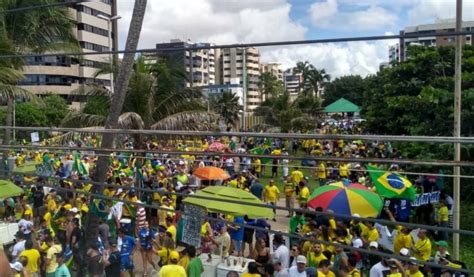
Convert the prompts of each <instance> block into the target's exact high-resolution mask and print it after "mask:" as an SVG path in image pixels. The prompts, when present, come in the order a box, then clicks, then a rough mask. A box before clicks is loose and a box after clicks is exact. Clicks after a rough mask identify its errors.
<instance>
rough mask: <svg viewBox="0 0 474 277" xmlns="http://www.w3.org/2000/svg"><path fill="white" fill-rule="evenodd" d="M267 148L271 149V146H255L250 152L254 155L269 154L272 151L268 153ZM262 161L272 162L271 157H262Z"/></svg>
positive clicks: (263, 162) (264, 162)
mask: <svg viewBox="0 0 474 277" xmlns="http://www.w3.org/2000/svg"><path fill="white" fill-rule="evenodd" d="M267 149H270V148H267V147H261V146H258V147H255V148H253V149H250V153H251V154H252V155H268V154H270V153H268V150H267ZM260 161H261V162H262V164H267V163H269V162H270V159H268V158H261V159H260Z"/></svg>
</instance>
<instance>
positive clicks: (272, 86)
mask: <svg viewBox="0 0 474 277" xmlns="http://www.w3.org/2000/svg"><path fill="white" fill-rule="evenodd" d="M259 86H260V90H261V91H262V93H263V95H264V99H269V98H274V97H277V96H278V95H280V94H282V93H283V91H284V90H285V88H284V84H283V82H282V81H279V80H278V79H277V77H276V76H275V75H273V74H272V73H270V72H265V73H262V75H260V82H259Z"/></svg>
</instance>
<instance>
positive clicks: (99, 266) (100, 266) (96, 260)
mask: <svg viewBox="0 0 474 277" xmlns="http://www.w3.org/2000/svg"><path fill="white" fill-rule="evenodd" d="M87 270H88V272H89V275H90V276H91V277H95V276H102V275H103V274H104V263H103V262H102V256H101V255H96V256H94V257H90V259H89V264H88V267H87Z"/></svg>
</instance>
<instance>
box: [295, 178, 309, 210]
mask: <svg viewBox="0 0 474 277" xmlns="http://www.w3.org/2000/svg"><path fill="white" fill-rule="evenodd" d="M298 186H299V188H300V195H299V197H298V203H299V204H300V208H304V207H306V203H307V202H308V200H309V196H310V194H311V193H310V192H309V188H308V186H307V185H306V182H299V185H298Z"/></svg>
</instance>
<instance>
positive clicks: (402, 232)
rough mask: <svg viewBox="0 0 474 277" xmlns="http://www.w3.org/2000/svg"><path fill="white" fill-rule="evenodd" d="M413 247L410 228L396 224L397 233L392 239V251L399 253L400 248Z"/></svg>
mask: <svg viewBox="0 0 474 277" xmlns="http://www.w3.org/2000/svg"><path fill="white" fill-rule="evenodd" d="M412 247H413V237H412V236H411V230H410V229H409V228H407V227H404V226H397V235H396V236H395V239H394V241H393V252H394V253H400V250H401V249H402V248H406V249H411V248H412Z"/></svg>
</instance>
